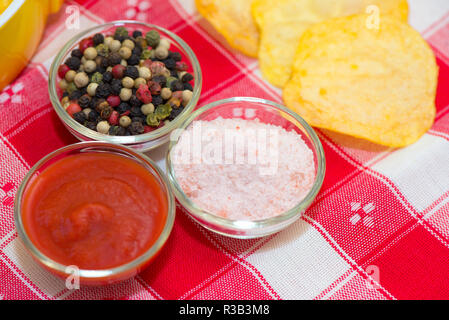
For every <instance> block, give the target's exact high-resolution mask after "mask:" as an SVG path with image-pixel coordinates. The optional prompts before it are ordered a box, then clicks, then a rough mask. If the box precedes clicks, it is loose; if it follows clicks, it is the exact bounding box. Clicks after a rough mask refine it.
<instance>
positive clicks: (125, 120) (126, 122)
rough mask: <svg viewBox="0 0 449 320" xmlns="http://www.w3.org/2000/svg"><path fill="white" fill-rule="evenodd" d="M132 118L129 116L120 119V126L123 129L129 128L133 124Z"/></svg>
mask: <svg viewBox="0 0 449 320" xmlns="http://www.w3.org/2000/svg"><path fill="white" fill-rule="evenodd" d="M131 122H132V121H131V118H130V117H128V116H122V117H120V120H119V124H120V125H121V126H122V127H123V128H127V127H129V125H130V124H131Z"/></svg>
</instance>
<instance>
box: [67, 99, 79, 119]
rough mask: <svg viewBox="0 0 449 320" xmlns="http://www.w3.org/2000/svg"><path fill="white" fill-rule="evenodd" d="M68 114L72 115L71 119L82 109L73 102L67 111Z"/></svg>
mask: <svg viewBox="0 0 449 320" xmlns="http://www.w3.org/2000/svg"><path fill="white" fill-rule="evenodd" d="M66 111H67V113H68V114H70V116H71V117H73V115H74V114H75V113H77V112H80V111H81V107H80V105H79V104H78V103H76V102H72V103H71V104H69V106H68V107H67V109H66Z"/></svg>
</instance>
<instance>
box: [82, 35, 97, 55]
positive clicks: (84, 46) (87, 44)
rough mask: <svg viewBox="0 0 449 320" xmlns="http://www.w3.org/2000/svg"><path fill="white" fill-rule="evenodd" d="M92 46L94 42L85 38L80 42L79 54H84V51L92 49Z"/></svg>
mask: <svg viewBox="0 0 449 320" xmlns="http://www.w3.org/2000/svg"><path fill="white" fill-rule="evenodd" d="M93 45H94V41H93V40H92V38H85V39H83V40H81V41H80V45H79V49H80V51H81V53H84V50H86V49H87V48H89V47H93Z"/></svg>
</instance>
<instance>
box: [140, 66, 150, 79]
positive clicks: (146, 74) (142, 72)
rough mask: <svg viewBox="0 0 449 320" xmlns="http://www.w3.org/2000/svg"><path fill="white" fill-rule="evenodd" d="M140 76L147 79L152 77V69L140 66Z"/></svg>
mask: <svg viewBox="0 0 449 320" xmlns="http://www.w3.org/2000/svg"><path fill="white" fill-rule="evenodd" d="M139 77H141V78H144V79H145V80H149V79H151V70H150V69H149V68H147V67H139Z"/></svg>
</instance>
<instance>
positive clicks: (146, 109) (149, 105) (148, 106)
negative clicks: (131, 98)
mask: <svg viewBox="0 0 449 320" xmlns="http://www.w3.org/2000/svg"><path fill="white" fill-rule="evenodd" d="M140 111H142V113H143V114H144V115H149V114H150V113H153V112H154V105H153V104H152V103H147V104H144V105H142V106H141V107H140Z"/></svg>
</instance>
